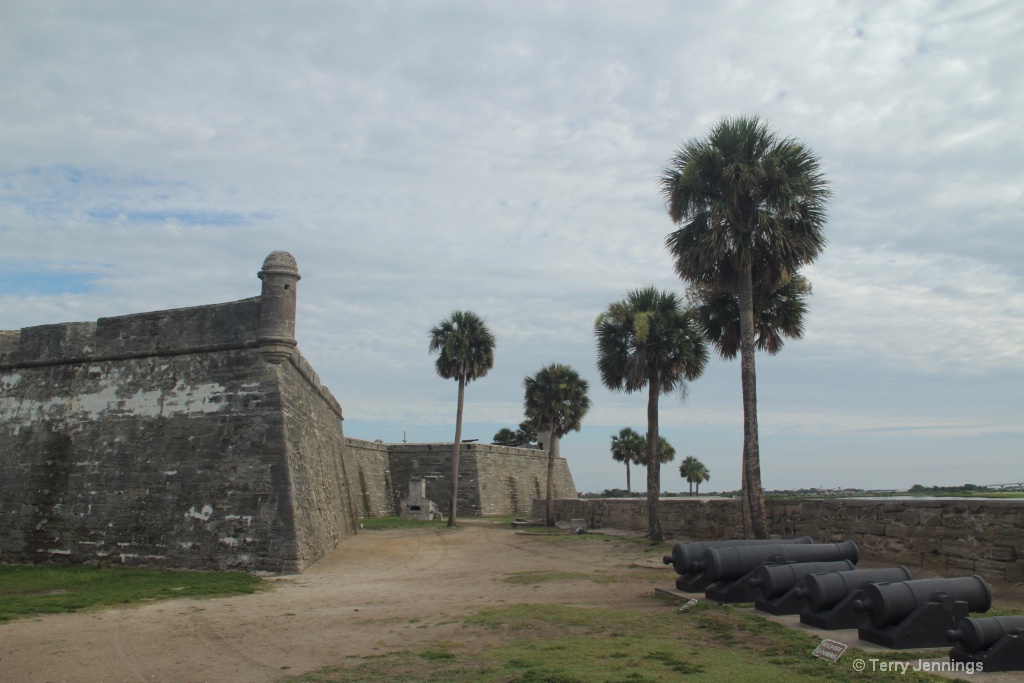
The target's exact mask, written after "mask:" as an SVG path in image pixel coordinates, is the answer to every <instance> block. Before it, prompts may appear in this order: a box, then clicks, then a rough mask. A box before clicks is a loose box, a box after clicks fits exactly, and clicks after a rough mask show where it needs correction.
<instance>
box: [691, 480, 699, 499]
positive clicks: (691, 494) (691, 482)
mask: <svg viewBox="0 0 1024 683" xmlns="http://www.w3.org/2000/svg"><path fill="white" fill-rule="evenodd" d="M697 490H698V491H699V490H700V489H699V488H698V489H697ZM690 495H691V496H692V495H693V482H692V481H691V482H690Z"/></svg>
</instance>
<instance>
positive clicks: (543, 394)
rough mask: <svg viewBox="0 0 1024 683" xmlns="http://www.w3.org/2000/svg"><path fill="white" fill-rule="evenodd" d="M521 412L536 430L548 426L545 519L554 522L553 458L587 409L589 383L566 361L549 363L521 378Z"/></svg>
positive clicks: (576, 429)
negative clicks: (522, 388)
mask: <svg viewBox="0 0 1024 683" xmlns="http://www.w3.org/2000/svg"><path fill="white" fill-rule="evenodd" d="M523 387H524V389H525V397H524V400H523V412H524V413H525V415H526V419H527V421H528V422H529V423H530V425H531V426H532V427H533V428H534V429H536V430H537V431H544V430H550V431H551V443H550V444H547V446H548V484H547V510H546V513H547V514H546V521H547V525H548V526H554V525H555V484H554V476H555V458H556V457H557V456H558V451H559V441H560V440H561V438H562V437H563V436H565V435H566V434H568V433H569V432H576V431H579V429H580V427H582V426H583V416H584V415H586V414H587V411H588V410H590V398H589V397H588V396H587V392H588V391H589V390H590V384H589V383H588V382H587V380H585V379H583V378H582V377H580V375H579V373H577V372H576V371H575V370H573V369H572V368H571V367H569V366H568V365H561V364H558V363H552V364H551V365H548V366H547V367H544V368H542V369H541V370H538V371H537V373H536V374H535V375H531V376H529V377H526V378H524V379H523Z"/></svg>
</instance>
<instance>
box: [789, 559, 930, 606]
mask: <svg viewBox="0 0 1024 683" xmlns="http://www.w3.org/2000/svg"><path fill="white" fill-rule="evenodd" d="M913 578H914V577H913V576H911V575H910V572H909V571H907V568H906V567H889V568H886V569H855V570H854V571H852V572H836V573H834V574H814V575H811V576H807V577H806V578H804V581H803V584H802V585H801V586H800V587H799V588H797V595H799V596H800V597H802V598H803V599H804V600H806V601H807V607H808V608H809V609H810V611H812V612H821V611H824V610H827V609H832V608H833V607H835V606H836V605H838V604H839V603H840V602H842V601H843V600H844V599H845V598H846V596H848V595H850V593H852V592H854V591H856V590H860V589H861V588H863V587H864V586H865V585H866V584H869V583H893V582H897V581H909V580H910V579H913Z"/></svg>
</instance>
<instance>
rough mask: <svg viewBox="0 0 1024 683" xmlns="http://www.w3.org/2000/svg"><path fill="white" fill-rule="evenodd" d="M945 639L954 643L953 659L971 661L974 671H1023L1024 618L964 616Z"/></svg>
mask: <svg viewBox="0 0 1024 683" xmlns="http://www.w3.org/2000/svg"><path fill="white" fill-rule="evenodd" d="M946 638H947V639H949V640H950V641H952V642H953V643H954V645H953V649H952V650H950V651H949V659H950V661H952V662H962V663H964V664H965V665H968V664H973V665H975V667H976V670H982V669H983V670H984V671H1024V617H986V618H984V619H974V618H971V617H965V618H963V619H961V620H960V621H958V622H957V623H956V628H954V629H951V630H949V631H947V632H946Z"/></svg>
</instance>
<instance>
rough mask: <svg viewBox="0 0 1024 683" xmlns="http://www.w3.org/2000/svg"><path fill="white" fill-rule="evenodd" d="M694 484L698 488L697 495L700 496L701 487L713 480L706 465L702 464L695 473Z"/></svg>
mask: <svg viewBox="0 0 1024 683" xmlns="http://www.w3.org/2000/svg"><path fill="white" fill-rule="evenodd" d="M692 476H693V483H694V485H695V486H696V487H697V495H698V496H699V495H700V485H701V484H703V483H704V482H706V481H708V480H709V479H711V472H709V471H708V468H707V466H705V465H704V463H700V464H699V465H698V466H697V468H696V469H695V470H694V471H693V474H692Z"/></svg>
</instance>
